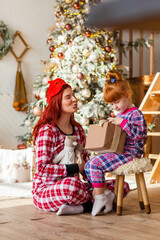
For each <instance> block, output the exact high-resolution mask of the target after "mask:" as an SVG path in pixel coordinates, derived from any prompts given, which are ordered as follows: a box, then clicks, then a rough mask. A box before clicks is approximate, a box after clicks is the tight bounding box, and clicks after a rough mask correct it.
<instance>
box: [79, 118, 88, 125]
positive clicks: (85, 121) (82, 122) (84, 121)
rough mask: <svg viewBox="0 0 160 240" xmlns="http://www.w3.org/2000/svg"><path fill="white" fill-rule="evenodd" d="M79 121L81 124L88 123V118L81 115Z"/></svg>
mask: <svg viewBox="0 0 160 240" xmlns="http://www.w3.org/2000/svg"><path fill="white" fill-rule="evenodd" d="M80 123H81V125H88V124H89V119H88V118H85V117H82V118H81V119H80Z"/></svg>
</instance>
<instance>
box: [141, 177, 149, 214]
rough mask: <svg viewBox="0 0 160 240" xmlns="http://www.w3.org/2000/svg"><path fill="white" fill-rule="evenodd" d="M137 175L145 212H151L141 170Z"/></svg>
mask: <svg viewBox="0 0 160 240" xmlns="http://www.w3.org/2000/svg"><path fill="white" fill-rule="evenodd" d="M138 175H139V183H140V188H141V193H142V198H143V202H144V207H145V212H146V213H148V214H149V213H151V208H150V204H149V198H148V192H147V188H146V183H145V180H144V174H143V172H141V173H139V174H138Z"/></svg>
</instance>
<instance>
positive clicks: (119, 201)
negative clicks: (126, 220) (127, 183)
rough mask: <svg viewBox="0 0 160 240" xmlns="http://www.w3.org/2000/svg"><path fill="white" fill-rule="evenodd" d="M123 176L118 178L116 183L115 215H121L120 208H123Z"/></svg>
mask: <svg viewBox="0 0 160 240" xmlns="http://www.w3.org/2000/svg"><path fill="white" fill-rule="evenodd" d="M124 177H125V176H124V175H120V176H119V181H118V194H117V210H116V213H117V215H119V216H120V215H122V207H123V191H124Z"/></svg>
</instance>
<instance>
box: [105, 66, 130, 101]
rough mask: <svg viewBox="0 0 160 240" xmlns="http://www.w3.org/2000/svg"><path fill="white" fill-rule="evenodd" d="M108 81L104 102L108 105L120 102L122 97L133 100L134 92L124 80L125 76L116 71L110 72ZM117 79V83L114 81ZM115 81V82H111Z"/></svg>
mask: <svg viewBox="0 0 160 240" xmlns="http://www.w3.org/2000/svg"><path fill="white" fill-rule="evenodd" d="M106 78H107V81H106V83H105V87H104V89H103V93H104V100H105V102H107V103H112V102H115V101H117V100H119V99H120V98H122V97H128V96H129V98H130V100H131V97H132V91H131V88H130V85H129V83H128V82H127V81H126V80H124V79H123V76H122V75H121V74H120V73H119V72H117V71H115V70H110V71H108V73H107V77H106ZM113 79H115V81H114V80H113ZM111 80H113V81H114V82H113V81H111Z"/></svg>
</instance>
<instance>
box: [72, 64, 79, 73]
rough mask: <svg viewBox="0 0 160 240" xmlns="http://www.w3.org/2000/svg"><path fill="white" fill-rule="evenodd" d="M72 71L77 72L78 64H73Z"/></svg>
mask: <svg viewBox="0 0 160 240" xmlns="http://www.w3.org/2000/svg"><path fill="white" fill-rule="evenodd" d="M72 72H73V73H78V72H79V65H78V64H75V65H73V67H72Z"/></svg>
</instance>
